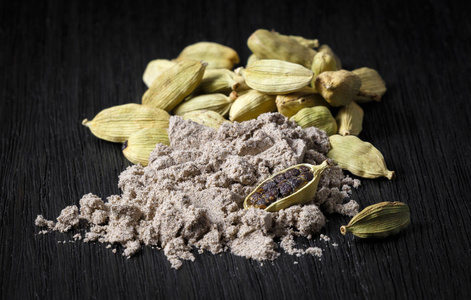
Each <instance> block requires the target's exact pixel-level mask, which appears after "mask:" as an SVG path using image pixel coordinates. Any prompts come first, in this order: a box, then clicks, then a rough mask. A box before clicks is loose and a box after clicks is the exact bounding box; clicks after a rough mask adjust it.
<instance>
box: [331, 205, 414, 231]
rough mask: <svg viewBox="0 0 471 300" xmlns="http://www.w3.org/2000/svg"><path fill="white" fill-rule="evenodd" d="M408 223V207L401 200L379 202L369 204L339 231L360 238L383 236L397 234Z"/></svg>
mask: <svg viewBox="0 0 471 300" xmlns="http://www.w3.org/2000/svg"><path fill="white" fill-rule="evenodd" d="M409 224H410V209H409V206H407V204H404V203H402V202H398V201H395V202H380V203H376V204H373V205H370V206H368V207H366V208H365V209H363V210H362V211H361V212H359V213H358V214H357V215H356V216H354V217H353V218H352V219H351V220H350V222H349V223H348V225H346V226H342V227H340V232H341V233H342V234H346V233H348V232H350V233H352V234H354V235H356V236H358V237H360V238H385V237H388V236H390V235H394V234H398V233H399V232H400V231H401V230H403V229H405V228H406V227H407V226H409Z"/></svg>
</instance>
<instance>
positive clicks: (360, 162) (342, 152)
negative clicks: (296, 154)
mask: <svg viewBox="0 0 471 300" xmlns="http://www.w3.org/2000/svg"><path fill="white" fill-rule="evenodd" d="M329 141H330V145H331V146H332V148H331V149H330V151H329V152H328V153H327V156H328V157H329V158H331V159H332V160H334V161H335V162H336V163H337V164H338V165H339V166H340V167H341V168H342V169H344V170H348V171H350V172H351V173H352V174H355V175H357V176H360V177H364V178H378V177H387V178H388V179H389V180H391V179H393V178H394V177H395V172H394V171H390V170H388V168H387V167H386V163H385V161H384V157H383V155H382V154H381V152H379V150H378V149H376V148H375V147H374V146H373V145H371V144H370V143H368V142H364V141H362V140H360V139H359V138H358V137H356V136H354V135H347V136H342V135H338V134H335V135H332V136H330V137H329Z"/></svg>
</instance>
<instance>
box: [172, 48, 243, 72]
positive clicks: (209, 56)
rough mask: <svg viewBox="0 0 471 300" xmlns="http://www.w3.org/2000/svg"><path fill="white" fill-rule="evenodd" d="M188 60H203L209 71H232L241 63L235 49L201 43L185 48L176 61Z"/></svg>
mask: <svg viewBox="0 0 471 300" xmlns="http://www.w3.org/2000/svg"><path fill="white" fill-rule="evenodd" d="M187 59H194V60H203V61H205V62H207V63H208V69H220V68H224V69H232V68H233V67H234V65H236V64H238V63H239V55H238V54H237V52H236V51H235V50H234V49H232V48H229V47H227V46H224V45H221V44H218V43H213V42H199V43H196V44H192V45H189V46H187V47H185V49H183V50H182V52H181V53H180V55H178V57H177V58H176V60H177V61H182V60H187Z"/></svg>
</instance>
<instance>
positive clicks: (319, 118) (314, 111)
mask: <svg viewBox="0 0 471 300" xmlns="http://www.w3.org/2000/svg"><path fill="white" fill-rule="evenodd" d="M289 120H290V121H295V122H296V123H297V124H298V126H301V127H302V128H308V127H316V128H319V129H321V130H324V131H325V132H326V133H327V135H333V134H336V133H337V122H336V121H335V119H334V117H333V116H332V114H331V112H330V110H329V109H328V108H327V107H325V106H314V107H307V108H303V109H301V110H300V111H298V112H297V113H296V114H295V115H294V116H292V117H291V118H290V119H289Z"/></svg>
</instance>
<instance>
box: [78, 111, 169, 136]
mask: <svg viewBox="0 0 471 300" xmlns="http://www.w3.org/2000/svg"><path fill="white" fill-rule="evenodd" d="M169 119H170V115H169V114H168V113H167V112H166V111H165V110H162V109H160V108H154V107H149V106H145V105H141V104H136V103H128V104H123V105H117V106H113V107H110V108H107V109H104V110H102V111H100V112H99V113H98V114H97V115H96V116H95V118H93V120H91V121H89V120H87V119H85V120H83V122H82V124H83V125H85V126H86V127H88V128H89V129H90V131H91V132H92V133H93V134H94V135H95V136H96V137H97V138H100V139H103V140H106V141H110V142H114V143H123V142H124V141H126V140H127V139H128V138H129V136H130V135H131V134H133V133H134V132H136V131H139V130H141V129H144V128H149V127H155V126H159V127H165V128H167V127H168V124H169Z"/></svg>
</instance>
